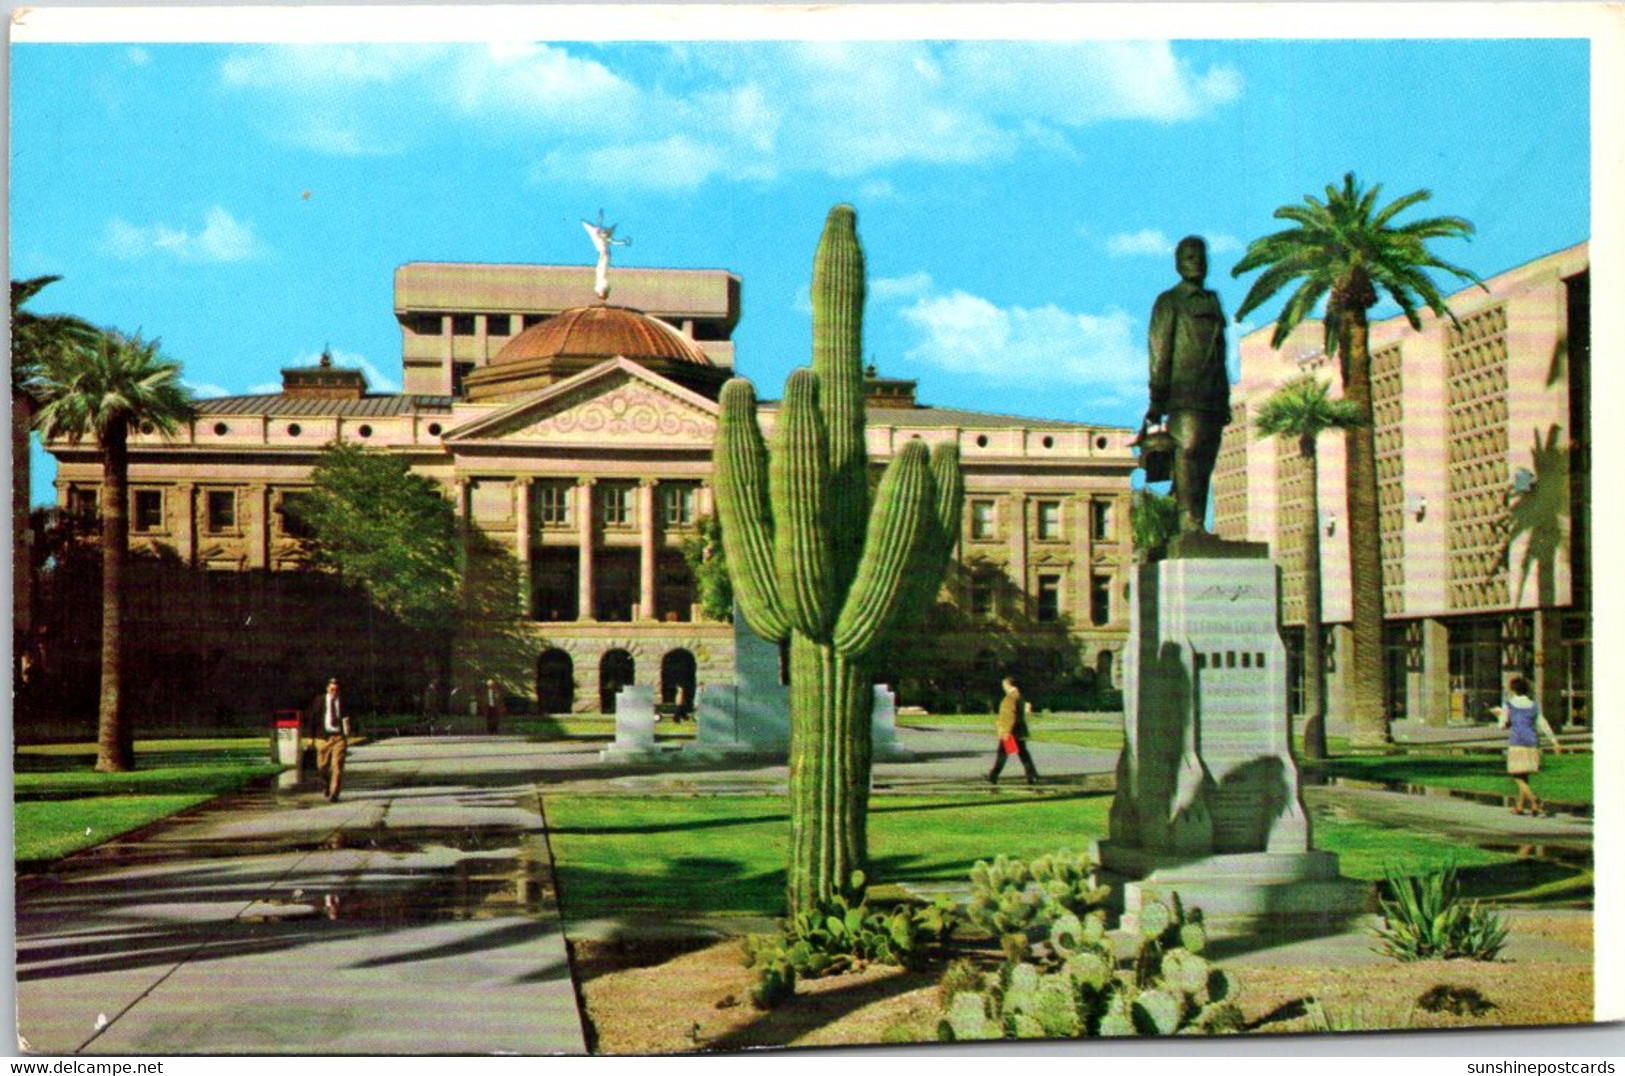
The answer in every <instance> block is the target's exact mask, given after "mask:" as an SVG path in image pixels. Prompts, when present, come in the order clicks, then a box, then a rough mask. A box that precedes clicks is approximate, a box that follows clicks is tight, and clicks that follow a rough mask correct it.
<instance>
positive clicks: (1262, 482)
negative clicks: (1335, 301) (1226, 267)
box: [1214, 243, 1591, 725]
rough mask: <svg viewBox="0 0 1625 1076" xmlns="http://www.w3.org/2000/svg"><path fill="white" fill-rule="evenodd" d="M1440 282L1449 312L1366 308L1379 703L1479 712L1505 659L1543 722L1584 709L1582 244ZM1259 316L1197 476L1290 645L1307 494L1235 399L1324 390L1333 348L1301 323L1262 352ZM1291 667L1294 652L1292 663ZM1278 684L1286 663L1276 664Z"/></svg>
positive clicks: (1338, 612) (1334, 481)
mask: <svg viewBox="0 0 1625 1076" xmlns="http://www.w3.org/2000/svg"><path fill="white" fill-rule="evenodd" d="M1486 284H1487V290H1485V289H1479V288H1477V287H1471V288H1466V289H1463V290H1461V291H1459V292H1457V293H1456V294H1454V295H1451V296H1450V297H1449V299H1448V303H1449V306H1450V309H1451V310H1452V311H1453V312H1454V313H1455V315H1456V321H1455V322H1451V321H1450V320H1449V319H1442V320H1441V319H1439V318H1435V317H1432V316H1431V315H1424V319H1423V325H1422V328H1421V330H1419V331H1418V330H1413V329H1412V328H1411V327H1410V326H1409V324H1408V323H1407V322H1406V321H1405V319H1404V318H1403V317H1393V318H1389V319H1386V320H1382V321H1376V322H1373V323H1372V325H1371V342H1370V350H1371V356H1372V398H1373V399H1372V402H1373V412H1374V418H1375V421H1376V429H1375V434H1376V449H1377V456H1376V459H1377V495H1378V505H1379V525H1380V527H1381V535H1382V551H1383V572H1382V587H1383V604H1384V615H1385V618H1386V622H1387V636H1388V638H1387V649H1388V667H1389V676H1388V695H1389V699H1390V707H1389V709H1390V715H1391V717H1392V718H1393V719H1395V720H1414V721H1422V722H1424V723H1426V724H1429V725H1443V724H1449V723H1469V722H1474V721H1482V720H1487V719H1488V713H1487V710H1488V708H1489V707H1490V706H1492V705H1497V704H1498V702H1499V698H1500V694H1501V691H1502V689H1503V686H1504V682H1505V679H1506V677H1507V676H1510V675H1511V674H1513V673H1523V674H1525V675H1529V676H1531V677H1532V678H1533V680H1534V682H1535V683H1536V684H1537V685H1538V688H1539V691H1540V695H1541V698H1542V703H1543V706H1544V708H1545V710H1546V712H1547V713H1548V715H1550V716H1551V717H1552V719H1553V723H1554V724H1563V723H1567V722H1570V721H1583V722H1589V713H1588V711H1589V703H1590V684H1591V671H1590V665H1591V655H1590V616H1589V609H1590V581H1589V569H1588V568H1587V564H1588V553H1587V541H1586V538H1587V535H1588V533H1589V529H1590V519H1589V517H1590V510H1589V486H1590V465H1589V448H1588V446H1589V441H1590V435H1589V429H1590V427H1589V406H1590V388H1589V386H1590V313H1589V311H1590V253H1589V244H1586V243H1581V244H1579V245H1577V246H1574V247H1570V248H1568V249H1566V250H1561V251H1558V252H1556V253H1554V254H1550V255H1547V256H1546V257H1543V258H1540V259H1537V260H1536V261H1533V262H1530V263H1528V264H1527V265H1522V266H1519V267H1517V268H1515V269H1511V270H1508V271H1507V272H1504V273H1501V274H1499V275H1497V276H1495V277H1492V278H1490V279H1489V280H1487V281H1486ZM1272 332H1273V326H1266V327H1264V328H1262V329H1259V330H1257V331H1256V332H1253V333H1251V334H1249V335H1248V336H1247V337H1245V338H1244V339H1243V340H1242V341H1241V378H1240V381H1239V382H1238V383H1237V384H1236V386H1235V387H1234V389H1233V391H1232V399H1233V400H1234V401H1235V402H1236V405H1237V417H1236V419H1235V420H1234V421H1233V422H1232V423H1231V425H1230V426H1229V427H1228V428H1227V430H1226V432H1225V442H1224V448H1223V449H1222V450H1221V453H1220V459H1219V464H1218V467H1217V470H1216V472H1215V475H1214V480H1215V486H1216V488H1218V489H1219V490H1221V491H1222V492H1223V493H1225V494H1226V495H1225V496H1221V498H1220V500H1219V502H1218V505H1217V509H1218V510H1217V512H1216V514H1215V526H1216V528H1217V530H1218V532H1219V533H1220V534H1221V535H1224V536H1225V537H1228V538H1236V539H1249V540H1253V541H1262V542H1267V543H1269V545H1270V548H1271V552H1272V555H1273V556H1274V557H1275V558H1276V559H1277V560H1278V561H1279V563H1280V564H1281V567H1282V583H1283V587H1282V591H1283V592H1282V608H1283V619H1284V620H1285V622H1286V624H1287V625H1289V627H1290V626H1293V625H1296V626H1297V627H1298V630H1297V632H1296V633H1291V640H1292V642H1293V644H1294V651H1295V654H1294V657H1296V654H1301V635H1302V629H1301V625H1302V622H1303V570H1302V563H1303V551H1302V548H1301V543H1302V539H1301V537H1300V535H1301V531H1300V529H1299V526H1300V525H1299V523H1297V522H1294V519H1298V520H1301V518H1302V513H1304V512H1307V511H1308V510H1309V507H1308V504H1307V501H1306V500H1305V494H1304V490H1305V489H1306V482H1305V477H1306V476H1304V475H1303V474H1302V473H1301V472H1302V465H1301V461H1300V460H1299V459H1298V453H1297V449H1296V446H1295V445H1291V444H1280V445H1276V444H1271V443H1270V442H1269V441H1261V440H1259V439H1257V437H1256V435H1255V434H1254V433H1253V432H1252V431H1251V430H1250V428H1249V421H1250V420H1248V419H1246V417H1245V416H1247V415H1250V413H1251V411H1252V410H1254V409H1256V407H1257V406H1258V404H1259V403H1260V402H1261V401H1262V400H1263V399H1264V398H1266V397H1267V396H1268V395H1269V394H1270V393H1271V392H1273V391H1274V389H1275V388H1276V387H1278V386H1279V385H1281V384H1282V383H1283V382H1285V381H1286V380H1288V379H1290V378H1291V377H1293V376H1295V375H1297V374H1298V373H1300V372H1302V371H1305V370H1309V371H1314V372H1317V373H1319V374H1320V376H1322V377H1324V378H1327V379H1329V380H1330V381H1332V382H1333V384H1334V389H1335V388H1336V387H1337V381H1338V364H1337V363H1336V362H1334V361H1329V360H1328V359H1327V357H1326V355H1325V353H1324V350H1323V348H1322V346H1321V342H1322V336H1323V330H1322V327H1321V325H1320V324H1319V323H1318V322H1317V323H1306V324H1305V325H1303V326H1301V327H1300V328H1299V329H1297V330H1296V331H1294V332H1293V334H1292V335H1291V336H1290V337H1289V338H1288V340H1287V341H1286V343H1285V345H1284V346H1283V347H1282V348H1281V349H1280V350H1279V351H1277V350H1274V349H1272V348H1271V347H1270V346H1269V340H1270V335H1271V333H1272ZM1344 460H1345V456H1344V447H1343V439H1342V437H1341V436H1340V435H1335V434H1332V435H1327V436H1324V437H1322V438H1321V442H1320V447H1319V469H1320V471H1319V479H1320V519H1319V521H1318V522H1319V524H1320V526H1319V528H1318V533H1319V534H1320V536H1321V541H1322V547H1321V563H1322V571H1323V595H1324V604H1325V621H1326V625H1327V630H1328V633H1329V634H1330V637H1331V639H1330V642H1331V645H1329V646H1328V647H1327V652H1328V654H1329V661H1330V673H1331V683H1330V685H1329V689H1330V699H1331V701H1332V703H1333V705H1334V710H1333V714H1334V717H1335V714H1336V702H1337V700H1338V698H1339V696H1340V693H1341V692H1343V691H1344V690H1345V689H1346V685H1344V684H1343V683H1342V680H1341V677H1340V675H1339V671H1340V670H1341V669H1342V668H1343V667H1344V662H1343V661H1341V660H1340V657H1339V656H1340V655H1343V654H1346V651H1347V639H1346V638H1345V636H1346V634H1347V632H1348V620H1349V616H1350V612H1349V585H1350V584H1349V572H1348V527H1347V509H1346V507H1345V491H1346V482H1345V475H1344ZM1298 664H1299V665H1301V663H1298ZM1295 669H1296V672H1295V676H1294V693H1293V694H1294V699H1296V698H1297V697H1298V696H1297V691H1296V682H1297V679H1298V677H1299V676H1301V668H1297V667H1296V666H1295Z"/></svg>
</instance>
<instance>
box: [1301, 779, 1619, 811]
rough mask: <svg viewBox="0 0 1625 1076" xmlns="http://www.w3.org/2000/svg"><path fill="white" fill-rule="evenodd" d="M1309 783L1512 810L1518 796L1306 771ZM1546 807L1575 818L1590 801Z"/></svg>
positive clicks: (1551, 803) (1306, 780)
mask: <svg viewBox="0 0 1625 1076" xmlns="http://www.w3.org/2000/svg"><path fill="white" fill-rule="evenodd" d="M1302 780H1303V783H1304V784H1306V785H1320V786H1323V787H1326V788H1352V789H1359V790H1362V791H1366V792H1398V793H1401V794H1403V795H1406V796H1417V797H1420V798H1423V799H1429V798H1431V799H1452V800H1463V801H1466V802H1468V803H1481V804H1484V805H1486V806H1490V807H1500V808H1502V809H1504V810H1509V811H1510V810H1511V809H1512V804H1513V802H1514V799H1515V797H1513V796H1511V795H1502V794H1501V793H1498V792H1474V791H1470V790H1468V789H1462V788H1444V787H1442V786H1440V785H1418V784H1412V783H1410V782H1406V781H1376V780H1372V779H1370V778H1367V777H1316V776H1314V775H1312V774H1305V775H1304V776H1303V778H1302ZM1546 809H1547V811H1548V812H1550V813H1552V814H1563V815H1570V816H1572V817H1574V818H1590V817H1591V805H1590V804H1584V803H1553V802H1551V801H1550V800H1548V801H1546Z"/></svg>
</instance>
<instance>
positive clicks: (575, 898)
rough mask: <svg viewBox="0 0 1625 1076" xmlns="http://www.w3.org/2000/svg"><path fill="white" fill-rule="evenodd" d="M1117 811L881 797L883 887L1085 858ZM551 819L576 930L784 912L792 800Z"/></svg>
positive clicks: (1079, 804) (646, 800)
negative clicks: (604, 919)
mask: <svg viewBox="0 0 1625 1076" xmlns="http://www.w3.org/2000/svg"><path fill="white" fill-rule="evenodd" d="M1110 803H1111V797H1110V796H1108V795H1088V796H1077V795H1067V796H1048V797H1028V796H1019V797H1018V796H1002V795H998V794H982V795H967V796H956V797H952V798H945V797H918V796H885V797H877V798H876V799H875V800H874V801H872V807H871V811H870V814H869V851H870V858H871V861H872V867H873V875H874V877H875V879H876V880H877V881H879V882H888V883H894V882H940V881H956V880H959V879H963V878H966V877H968V876H969V874H970V868H971V866H972V865H973V864H974V863H975V862H976V860H977V859H986V858H991V857H992V856H993V855H995V854H997V853H999V852H1004V853H1006V854H1010V855H1017V856H1023V857H1028V856H1036V855H1041V854H1043V853H1045V852H1053V851H1055V850H1056V849H1057V848H1064V847H1072V848H1074V849H1081V848H1083V847H1084V846H1085V845H1087V844H1088V842H1089V841H1090V840H1091V839H1092V838H1093V837H1095V836H1098V835H1100V834H1102V833H1104V832H1105V828H1106V811H1107V809H1108V807H1109V805H1110ZM546 808H547V822H548V827H549V840H550V842H551V844H552V848H553V854H554V859H555V863H556V866H557V870H558V882H559V894H560V903H561V905H562V907H563V911H564V915H565V917H566V918H567V919H570V920H573V921H574V920H581V919H592V918H595V917H598V916H608V915H625V914H627V913H633V914H636V913H648V912H661V913H675V914H692V915H708V914H718V913H749V914H756V915H778V914H780V913H781V912H782V905H783V899H784V864H785V859H786V858H787V856H788V854H789V836H790V815H789V809H788V807H787V806H786V804H785V801H784V799H783V797H779V796H705V797H693V798H674V797H657V796H643V797H632V796H628V797H597V796H568V795H551V796H548V797H547V801H546Z"/></svg>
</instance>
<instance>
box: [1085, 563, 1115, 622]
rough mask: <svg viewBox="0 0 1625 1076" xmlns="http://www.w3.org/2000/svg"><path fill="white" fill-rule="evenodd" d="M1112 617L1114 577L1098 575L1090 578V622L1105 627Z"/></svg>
mask: <svg viewBox="0 0 1625 1076" xmlns="http://www.w3.org/2000/svg"><path fill="white" fill-rule="evenodd" d="M1111 619H1112V577H1111V576H1109V575H1097V576H1094V577H1093V578H1092V579H1090V580H1089V623H1091V624H1093V625H1094V626H1095V627H1097V628H1101V627H1105V626H1106V625H1107V624H1109V623H1111Z"/></svg>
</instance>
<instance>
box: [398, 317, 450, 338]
mask: <svg viewBox="0 0 1625 1076" xmlns="http://www.w3.org/2000/svg"><path fill="white" fill-rule="evenodd" d="M402 320H403V321H405V322H406V328H407V330H408V331H410V332H411V333H412V335H413V336H439V335H440V330H441V329H442V328H444V322H443V321H442V319H441V317H440V315H439V314H408V315H406V317H405V318H403V319H402Z"/></svg>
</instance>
